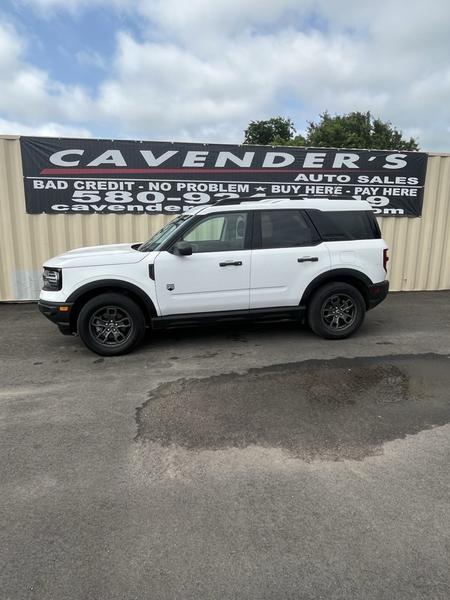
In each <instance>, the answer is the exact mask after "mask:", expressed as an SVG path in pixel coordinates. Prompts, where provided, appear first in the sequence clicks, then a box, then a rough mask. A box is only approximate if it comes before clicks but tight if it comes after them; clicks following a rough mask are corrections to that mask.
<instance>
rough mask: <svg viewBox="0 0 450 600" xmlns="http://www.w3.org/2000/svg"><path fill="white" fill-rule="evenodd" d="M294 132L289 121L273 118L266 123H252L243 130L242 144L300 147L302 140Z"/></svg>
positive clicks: (292, 124) (292, 125) (282, 118)
mask: <svg viewBox="0 0 450 600" xmlns="http://www.w3.org/2000/svg"><path fill="white" fill-rule="evenodd" d="M296 133H297V132H296V130H295V127H294V123H293V122H292V121H291V119H285V118H284V117H273V118H272V119H268V120H267V121H252V122H251V123H250V124H249V126H248V127H247V129H246V130H245V138H244V144H263V145H269V144H271V145H273V146H287V145H294V146H295V145H297V144H293V143H292V142H293V140H297V142H300V144H299V145H302V142H304V138H302V137H301V136H295V134H296Z"/></svg>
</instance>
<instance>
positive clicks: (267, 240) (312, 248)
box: [250, 209, 331, 308]
mask: <svg viewBox="0 0 450 600" xmlns="http://www.w3.org/2000/svg"><path fill="white" fill-rule="evenodd" d="M330 264H331V263H330V253H329V251H328V248H327V246H326V244H324V243H323V242H321V240H320V238H319V236H318V234H317V232H316V230H315V228H314V227H313V226H312V224H311V223H310V221H309V219H308V217H307V216H306V215H304V213H303V212H302V211H301V210H292V209H278V210H262V211H255V245H254V249H253V255H252V267H251V283H250V308H278V307H284V306H298V305H299V303H300V300H301V298H302V295H303V292H304V291H305V289H306V287H307V286H308V284H309V283H310V282H311V281H312V280H313V279H315V278H316V277H317V276H318V275H320V274H321V273H324V272H325V271H329V269H330Z"/></svg>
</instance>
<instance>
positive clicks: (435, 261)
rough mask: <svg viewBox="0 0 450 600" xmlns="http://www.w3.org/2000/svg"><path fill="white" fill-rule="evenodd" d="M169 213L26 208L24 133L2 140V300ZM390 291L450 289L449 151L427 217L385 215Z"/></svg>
mask: <svg viewBox="0 0 450 600" xmlns="http://www.w3.org/2000/svg"><path fill="white" fill-rule="evenodd" d="M169 219H170V217H169V216H167V215H132V214H129V215H125V214H123V215H114V214H108V215H74V214H72V215H65V214H59V215H47V214H39V215H31V214H27V213H26V212H25V197H24V189H23V174H22V161H21V155H20V144H19V138H18V137H15V136H3V137H0V301H10V300H34V299H36V298H37V297H38V294H39V289H40V273H41V265H42V263H43V262H44V261H45V260H46V259H47V258H49V257H51V256H55V255H57V254H60V253H62V252H65V251H66V250H69V249H72V248H77V247H80V246H90V245H96V244H113V243H118V242H133V241H144V240H145V239H147V238H149V237H150V236H151V235H152V233H154V232H155V231H157V230H158V229H160V228H161V227H162V225H163V224H164V223H166V222H167V221H168V220H169ZM379 221H380V225H381V229H382V231H383V237H384V238H385V240H386V241H387V243H388V244H389V248H390V256H391V261H390V264H389V269H390V272H389V279H390V281H391V290H393V291H399V290H442V289H450V242H449V233H450V155H444V154H430V157H429V161H428V171H427V179H426V186H425V198H424V205H423V214H422V217H421V218H398V217H382V218H380V220H379Z"/></svg>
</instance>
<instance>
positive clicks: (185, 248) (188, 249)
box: [173, 242, 192, 256]
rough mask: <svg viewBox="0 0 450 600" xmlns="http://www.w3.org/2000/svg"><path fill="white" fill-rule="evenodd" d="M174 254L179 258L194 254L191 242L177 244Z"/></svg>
mask: <svg viewBox="0 0 450 600" xmlns="http://www.w3.org/2000/svg"><path fill="white" fill-rule="evenodd" d="M173 252H174V254H176V255H177V256H190V255H191V254H192V246H191V244H190V243H189V242H176V244H175V245H174V247H173Z"/></svg>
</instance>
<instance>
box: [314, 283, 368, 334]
mask: <svg viewBox="0 0 450 600" xmlns="http://www.w3.org/2000/svg"><path fill="white" fill-rule="evenodd" d="M365 313H366V305H365V302H364V298H363V297H362V295H361V293H360V292H359V290H357V289H356V288H355V287H353V286H352V285H350V284H348V283H339V282H332V283H327V284H326V285H324V286H322V287H320V288H319V289H318V290H317V291H316V292H315V294H314V296H313V297H312V299H311V302H310V304H309V308H308V323H309V325H310V327H311V329H312V330H313V331H314V333H316V334H317V335H320V336H321V337H324V338H327V339H335V340H337V339H342V338H346V337H349V336H350V335H352V334H353V333H354V332H355V331H356V330H357V329H359V327H360V326H361V325H362V323H363V321H364V316H365Z"/></svg>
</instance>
